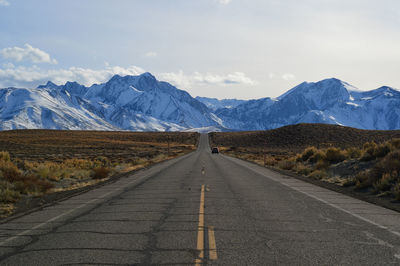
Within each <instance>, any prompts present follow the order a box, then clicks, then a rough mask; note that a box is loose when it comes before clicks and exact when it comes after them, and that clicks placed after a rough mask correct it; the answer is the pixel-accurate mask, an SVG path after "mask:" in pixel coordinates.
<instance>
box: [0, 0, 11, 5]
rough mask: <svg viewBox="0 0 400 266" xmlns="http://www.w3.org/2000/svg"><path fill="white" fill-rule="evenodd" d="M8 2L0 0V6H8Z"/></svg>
mask: <svg viewBox="0 0 400 266" xmlns="http://www.w3.org/2000/svg"><path fill="white" fill-rule="evenodd" d="M9 5H10V2H8V1H7V0H0V6H9Z"/></svg>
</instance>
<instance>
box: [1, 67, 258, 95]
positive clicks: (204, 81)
mask: <svg viewBox="0 0 400 266" xmlns="http://www.w3.org/2000/svg"><path fill="white" fill-rule="evenodd" d="M144 72H145V70H144V69H142V68H140V67H137V66H129V67H126V68H125V67H121V66H110V65H109V64H106V66H105V68H104V69H91V68H82V67H70V68H67V69H62V68H61V69H52V70H43V69H41V68H40V67H38V66H32V67H25V66H14V65H13V64H10V63H7V64H4V65H3V67H2V68H0V87H10V86H12V87H35V86H37V85H39V84H42V83H46V82H47V81H48V80H50V81H52V82H54V83H56V84H64V83H66V82H67V81H77V82H79V83H81V84H84V85H86V86H90V85H92V84H96V83H103V82H106V81H108V80H109V79H110V78H111V77H112V76H113V75H116V74H118V75H122V76H125V75H139V74H142V73H144ZM154 74H155V75H156V76H157V78H158V79H160V80H163V81H167V82H170V83H171V84H173V85H175V86H177V87H178V88H181V89H190V88H193V87H196V86H202V85H213V86H233V85H247V86H253V85H256V84H258V82H257V81H255V80H253V79H251V78H250V77H248V76H246V74H244V73H242V72H234V73H230V74H226V75H220V74H212V73H206V74H202V73H199V72H195V73H193V74H185V73H184V72H183V71H179V72H177V73H175V72H169V73H154Z"/></svg>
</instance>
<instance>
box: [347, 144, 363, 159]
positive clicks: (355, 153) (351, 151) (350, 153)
mask: <svg viewBox="0 0 400 266" xmlns="http://www.w3.org/2000/svg"><path fill="white" fill-rule="evenodd" d="M345 152H346V155H347V157H348V158H351V159H357V158H360V156H361V150H360V149H359V148H355V147H353V148H348V149H346V151H345Z"/></svg>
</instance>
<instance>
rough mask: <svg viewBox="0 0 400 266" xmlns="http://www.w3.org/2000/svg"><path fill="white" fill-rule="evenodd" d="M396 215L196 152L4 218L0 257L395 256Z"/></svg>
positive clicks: (240, 259) (341, 259) (187, 260)
mask: <svg viewBox="0 0 400 266" xmlns="http://www.w3.org/2000/svg"><path fill="white" fill-rule="evenodd" d="M399 232H400V214H399V213H397V212H393V211H390V210H387V209H384V208H381V207H378V206H375V205H371V204H369V203H366V202H362V201H359V200H357V199H353V198H350V197H348V196H345V195H342V194H339V193H336V192H332V191H330V190H326V189H324V188H320V187H317V186H314V185H312V184H309V183H304V182H302V181H299V180H297V179H294V178H291V177H288V176H284V175H281V174H278V173H275V172H272V171H270V170H268V169H265V168H263V167H259V166H256V165H253V164H250V163H247V162H244V161H240V160H237V159H233V158H230V157H226V156H223V155H221V154H211V153H210V149H209V147H208V141H207V136H206V135H202V136H201V141H200V144H199V148H198V150H197V151H196V152H194V153H191V154H188V155H186V156H183V157H180V158H177V159H174V160H171V161H168V162H164V163H161V164H158V165H156V166H154V167H152V168H150V169H147V170H143V171H140V172H137V173H135V174H133V175H131V176H129V177H126V178H122V179H120V180H118V181H117V182H115V183H112V184H109V185H105V186H103V187H100V188H97V189H94V190H92V191H89V192H87V193H84V194H81V195H78V196H75V197H73V198H70V199H67V200H65V201H62V202H60V203H58V204H55V205H53V206H49V207H46V208H44V209H43V210H40V211H36V212H34V213H31V214H28V215H25V216H22V217H20V218H17V219H14V220H12V221H9V222H7V223H3V224H0V265H77V264H84V265H90V264H96V265H135V264H138V265H151V264H153V265H160V264H168V265H175V264H177V265H194V264H197V265H200V264H211V265H213V264H215V265H400V233H399Z"/></svg>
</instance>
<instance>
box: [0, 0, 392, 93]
mask: <svg viewBox="0 0 400 266" xmlns="http://www.w3.org/2000/svg"><path fill="white" fill-rule="evenodd" d="M0 36H1V37H0V87H6V86H37V85H38V84H41V83H44V82H45V81H47V80H52V81H54V82H56V83H64V82H66V81H67V80H74V81H75V80H76V81H78V82H81V83H84V84H86V85H90V84H92V83H99V82H104V81H106V80H107V79H108V78H110V77H111V76H112V75H113V74H122V75H126V74H139V73H141V72H144V71H148V72H151V73H153V74H154V75H155V76H156V77H157V78H159V79H161V80H166V81H169V82H171V83H173V84H174V85H176V86H177V87H178V88H180V89H184V90H187V91H188V92H189V93H191V94H192V95H193V96H198V95H199V96H208V97H217V98H242V99H249V98H260V97H266V96H273V97H275V96H279V95H280V94H282V93H283V92H285V91H286V90H288V89H290V88H291V87H293V86H295V85H297V84H298V83H300V82H303V81H318V80H321V79H324V78H330V77H336V78H339V79H342V80H344V81H347V82H349V83H351V84H352V85H354V86H356V87H358V88H360V89H362V90H369V89H375V88H377V87H379V86H382V85H388V86H392V87H395V88H398V89H400V75H399V69H400V49H399V47H400V1H397V0H380V1H375V0H368V1H367V0H347V1H344V0H302V1H298V0H297V1H295V0H230V1H229V0H142V1H136V0H114V1H111V0H107V1H105V0H82V1H71V0H68V1H65V0H29V1H24V0H0Z"/></svg>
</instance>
